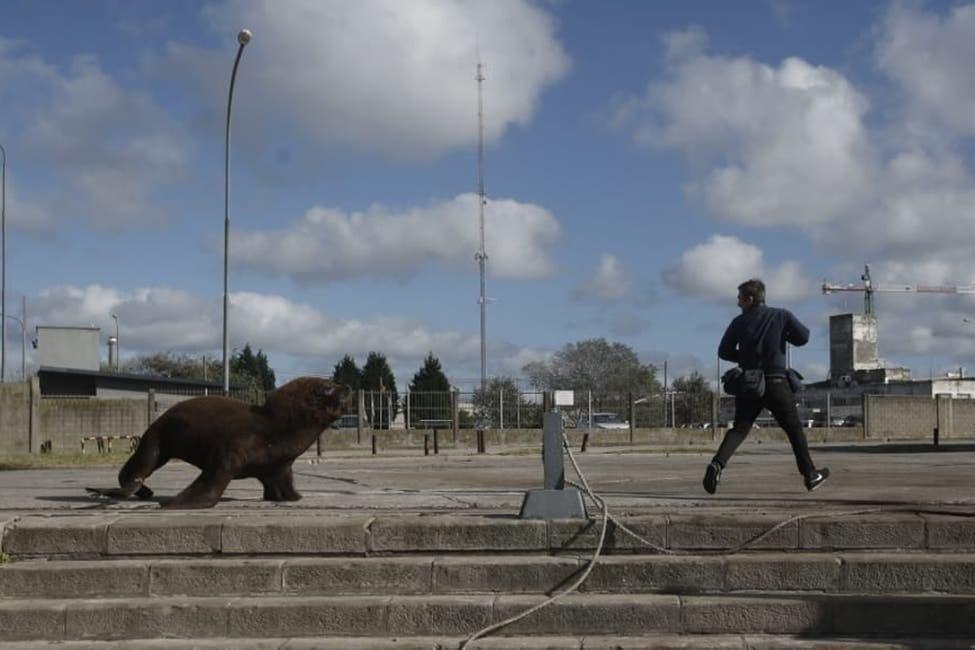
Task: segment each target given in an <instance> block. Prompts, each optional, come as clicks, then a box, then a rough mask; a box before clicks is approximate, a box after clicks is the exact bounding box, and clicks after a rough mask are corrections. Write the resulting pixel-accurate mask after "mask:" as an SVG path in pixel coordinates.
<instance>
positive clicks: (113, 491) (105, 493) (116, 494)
mask: <svg viewBox="0 0 975 650" xmlns="http://www.w3.org/2000/svg"><path fill="white" fill-rule="evenodd" d="M85 491H86V492H88V493H89V494H92V495H95V496H99V497H110V498H112V499H127V498H128V497H129V493H128V491H127V490H124V489H122V488H93V487H86V488H85Z"/></svg>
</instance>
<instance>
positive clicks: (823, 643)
mask: <svg viewBox="0 0 975 650" xmlns="http://www.w3.org/2000/svg"><path fill="white" fill-rule="evenodd" d="M463 640H464V639H463V638H461V637H398V638H377V637H340V638H329V639H326V638H317V637H312V638H308V637H306V638H280V639H138V640H131V639H130V640H125V641H17V642H12V643H2V642H0V650H43V649H45V648H62V649H64V650H122V649H124V650H157V649H158V650H167V649H170V648H172V649H177V648H178V649H182V650H185V649H186V648H194V649H199V650H284V649H297V648H301V649H306V650H311V649H316V650H373V649H375V650H456V648H458V647H459V646H460V643H461V642H462V641H463ZM467 647H468V648H470V649H471V650H487V649H488V648H490V649H492V650H493V649H496V648H508V649H512V650H556V649H559V650H561V649H565V650H637V649H640V648H654V649H656V650H838V649H839V648H844V649H848V650H908V649H910V650H962V649H963V648H972V647H975V639H969V640H965V639H901V640H877V641H866V640H863V639H849V638H836V639H809V638H801V637H796V636H772V635H747V636H739V635H718V634H714V635H711V634H702V635H689V634H681V635H675V634H648V635H644V636H584V637H568V636H535V637H526V636H505V637H488V638H485V639H478V640H476V641H473V642H471V643H470V644H468V645H467Z"/></svg>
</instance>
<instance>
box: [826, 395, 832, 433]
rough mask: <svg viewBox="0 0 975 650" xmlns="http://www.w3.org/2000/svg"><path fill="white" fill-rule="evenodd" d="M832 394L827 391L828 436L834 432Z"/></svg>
mask: <svg viewBox="0 0 975 650" xmlns="http://www.w3.org/2000/svg"><path fill="white" fill-rule="evenodd" d="M829 396H830V392H829V391H826V431H827V434H829V433H832V432H833V414H832V413H830V399H829Z"/></svg>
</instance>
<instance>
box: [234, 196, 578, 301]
mask: <svg viewBox="0 0 975 650" xmlns="http://www.w3.org/2000/svg"><path fill="white" fill-rule="evenodd" d="M477 201H478V197H477V195H475V194H462V195H459V196H457V197H455V198H454V199H451V200H449V201H441V202H436V203H431V204H430V205H427V206H424V207H421V208H412V209H409V210H405V211H400V212H397V211H393V210H391V209H389V208H386V207H383V206H373V207H371V208H370V209H369V210H367V211H365V212H355V213H351V214H348V213H345V212H342V211H341V210H335V209H329V208H321V207H316V208H312V209H311V210H309V211H308V212H307V213H305V215H304V216H303V217H302V218H301V219H299V220H298V221H296V222H294V223H293V224H291V225H290V226H289V227H288V228H286V229H284V230H278V231H258V232H245V233H240V234H235V235H234V238H233V243H232V254H233V256H234V257H235V258H236V259H237V260H239V263H240V264H241V265H244V266H248V267H251V268H254V269H259V270H264V271H270V272H272V273H278V274H283V275H287V276H290V277H291V278H293V279H294V280H295V281H297V282H300V283H304V284H319V283H327V282H330V281H334V280H338V279H343V278H352V277H363V276H379V277H391V278H400V279H402V278H404V277H407V276H409V275H412V274H415V273H417V272H418V271H420V270H421V269H422V268H424V267H425V266H427V265H429V264H430V263H432V262H437V263H444V264H449V265H451V266H454V267H469V268H474V262H473V259H474V252H475V251H476V250H477V249H478V247H479V246H480V235H479V230H478V216H477V215H478V211H477ZM484 218H485V237H486V242H485V250H486V251H487V255H488V262H487V268H488V271H489V272H490V273H491V274H492V275H495V276H498V277H504V278H539V277H544V276H547V275H550V274H551V273H552V272H553V271H554V263H553V262H552V260H551V259H550V257H549V254H548V249H549V248H550V247H551V246H552V245H554V244H555V243H556V242H557V241H558V240H559V239H560V238H561V227H560V226H559V223H558V221H557V220H556V219H555V217H554V216H552V214H551V213H550V212H548V211H547V210H545V209H544V208H542V207H540V206H537V205H533V204H530V203H519V202H517V201H514V200H511V199H498V200H494V201H489V202H488V204H487V205H486V206H485V209H484Z"/></svg>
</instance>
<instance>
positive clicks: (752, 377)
mask: <svg viewBox="0 0 975 650" xmlns="http://www.w3.org/2000/svg"><path fill="white" fill-rule="evenodd" d="M721 383H722V385H723V386H724V392H726V393H728V394H729V395H734V396H735V397H745V398H749V399H761V398H762V397H763V396H764V395H765V372H764V371H763V370H761V369H760V368H756V369H753V370H743V369H741V368H738V367H734V368H732V369H731V370H729V371H728V372H726V373H724V374H723V375H722V376H721Z"/></svg>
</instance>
